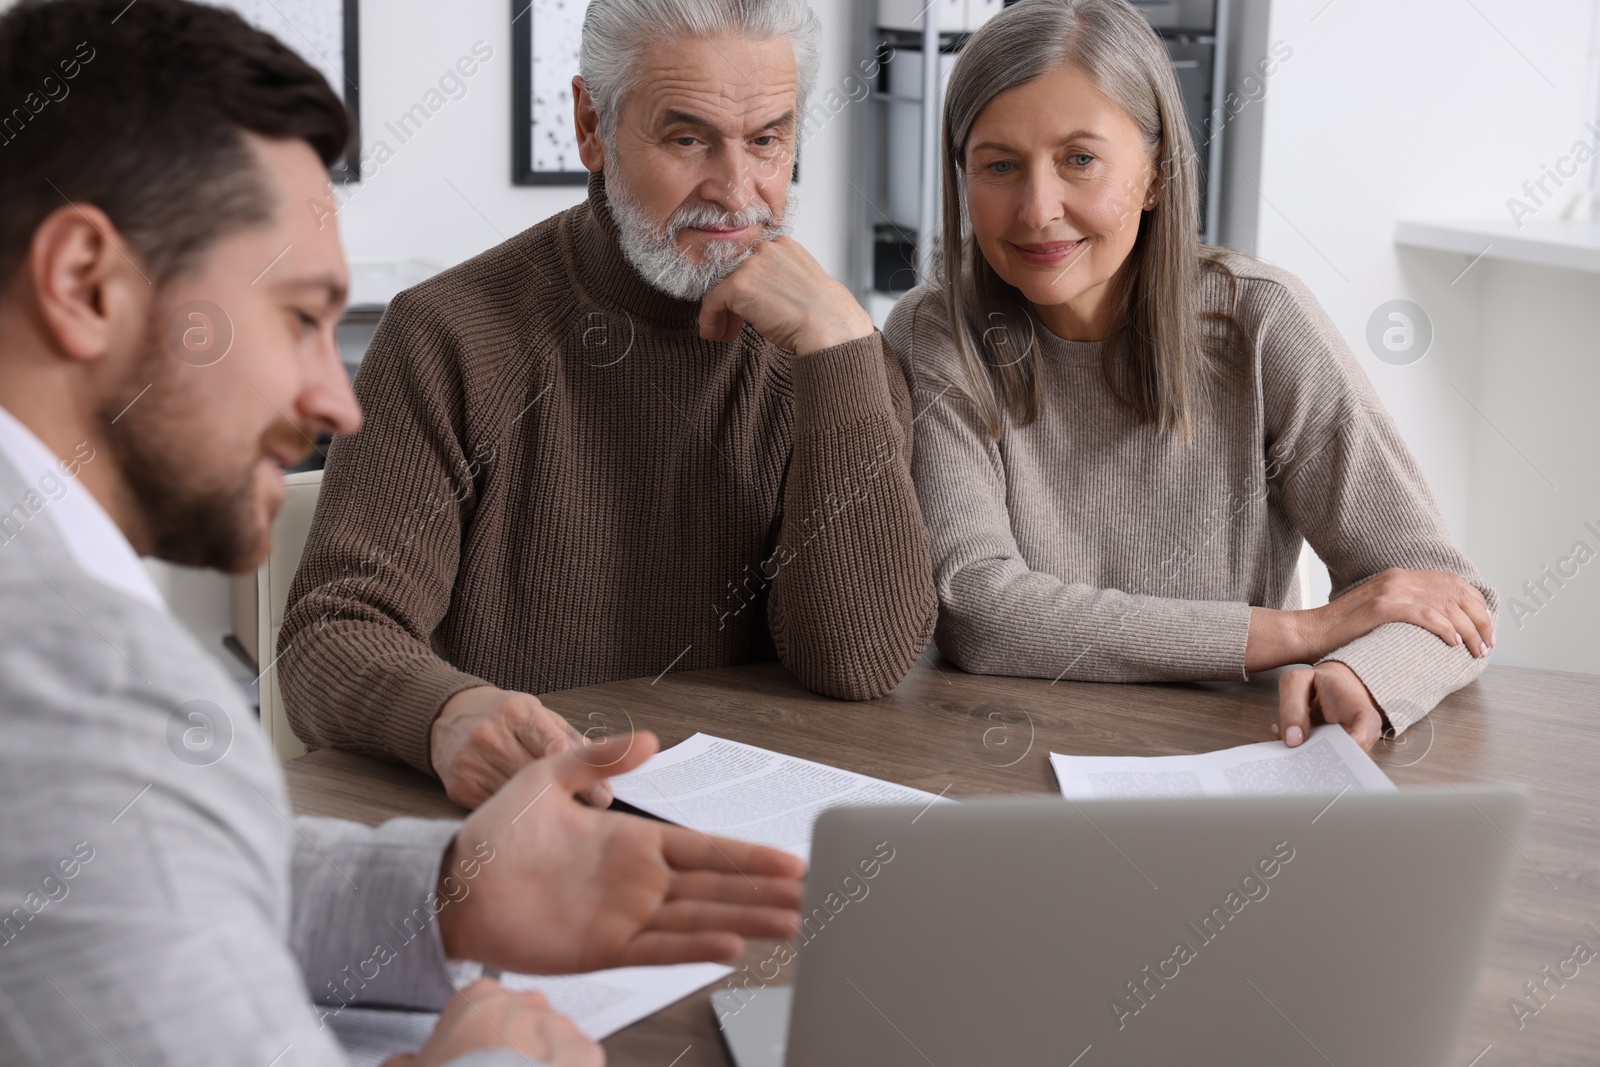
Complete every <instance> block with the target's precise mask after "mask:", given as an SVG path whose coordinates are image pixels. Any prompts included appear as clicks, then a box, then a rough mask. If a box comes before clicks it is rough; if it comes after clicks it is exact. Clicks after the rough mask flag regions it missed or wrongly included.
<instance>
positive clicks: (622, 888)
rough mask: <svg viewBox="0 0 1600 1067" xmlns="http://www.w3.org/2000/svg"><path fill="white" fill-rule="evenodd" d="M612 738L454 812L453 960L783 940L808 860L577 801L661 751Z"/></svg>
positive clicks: (737, 948) (445, 928) (594, 958)
mask: <svg viewBox="0 0 1600 1067" xmlns="http://www.w3.org/2000/svg"><path fill="white" fill-rule="evenodd" d="M657 747H658V746H657V741H656V738H655V735H654V734H649V733H639V734H631V735H620V736H611V737H607V738H606V739H605V740H604V741H602V742H600V743H594V744H589V745H579V746H576V747H574V748H572V749H571V750H569V751H567V752H565V753H563V754H562V755H559V756H551V757H546V758H544V759H541V760H537V761H535V762H533V763H530V764H528V765H527V766H526V767H524V768H523V769H522V770H520V771H518V772H517V773H516V775H515V776H513V777H512V778H511V780H510V781H509V782H507V783H506V785H505V786H504V787H503V788H502V789H501V790H500V791H499V792H498V793H496V794H495V795H494V796H493V797H491V798H490V799H489V800H488V802H487V803H485V804H484V805H483V806H482V807H480V808H478V810H477V811H475V812H473V813H472V815H471V816H469V817H468V819H467V821H466V822H465V823H463V824H462V827H461V829H460V831H459V832H458V833H457V834H456V837H455V840H454V842H453V843H452V844H451V847H450V850H449V852H448V853H447V854H446V857H445V863H444V867H443V869H442V870H443V873H444V875H445V877H447V878H453V879H455V880H456V881H455V882H452V883H451V885H450V886H444V885H441V892H440V895H441V896H448V897H450V898H451V899H452V900H453V901H454V902H453V903H451V904H449V905H448V906H446V907H445V908H444V909H443V910H442V911H440V913H439V933H440V935H441V937H442V938H443V940H444V947H445V951H446V953H447V954H448V955H449V956H450V957H451V958H453V959H470V960H479V961H481V962H483V963H486V964H489V965H491V966H494V967H498V968H499V969H501V970H503V971H512V972H515V973H525V974H567V973H572V972H578V971H592V970H599V969H602V968H607V967H628V966H636V965H641V964H662V963H688V962H699V961H711V960H725V959H730V958H732V957H734V956H737V955H738V954H739V953H741V952H743V951H744V939H745V938H747V937H754V938H784V939H787V938H791V937H793V936H794V935H795V930H796V928H797V927H798V924H799V921H800V902H801V898H802V894H803V886H802V883H801V878H802V876H803V875H804V874H805V863H804V862H802V861H801V860H800V859H798V858H797V857H795V856H793V855H790V854H789V853H787V852H780V851H778V850H777V849H772V848H766V847H763V846H761V845H752V844H747V843H745V842H742V841H733V840H730V839H728V838H720V837H710V836H707V835H706V834H703V833H700V832H698V831H695V830H686V829H684V828H682V827H679V826H672V825H670V824H668V823H664V822H657V821H655V820H651V819H642V818H638V817H636V816H633V815H623V814H621V813H618V812H609V811H600V810H597V809H596V808H593V807H591V806H589V805H586V804H582V803H579V802H578V801H577V799H576V798H575V796H574V794H579V793H588V792H589V791H591V790H593V789H594V788H595V786H597V785H598V784H599V783H600V782H602V781H603V780H604V779H605V778H606V777H607V776H609V775H613V774H622V773H624V772H625V771H629V770H632V769H633V768H635V767H637V766H639V765H640V764H641V763H643V762H644V761H645V760H647V759H649V758H650V757H651V756H652V755H654V754H655V752H656V750H657Z"/></svg>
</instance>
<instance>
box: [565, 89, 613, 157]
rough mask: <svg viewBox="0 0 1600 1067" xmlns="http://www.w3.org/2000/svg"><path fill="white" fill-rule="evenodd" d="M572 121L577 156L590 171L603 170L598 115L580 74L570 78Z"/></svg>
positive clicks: (604, 155)
mask: <svg viewBox="0 0 1600 1067" xmlns="http://www.w3.org/2000/svg"><path fill="white" fill-rule="evenodd" d="M572 122H573V125H575V126H576V127H577V129H578V158H579V159H581V160H583V165H584V166H585V167H586V168H588V169H589V170H590V171H599V170H604V169H605V165H606V150H605V145H604V144H603V143H602V142H601V139H600V116H599V114H597V113H596V112H595V109H594V100H593V99H591V98H590V96H589V90H588V89H587V88H586V87H585V86H584V84H583V78H582V76H575V77H574V78H573V79H572Z"/></svg>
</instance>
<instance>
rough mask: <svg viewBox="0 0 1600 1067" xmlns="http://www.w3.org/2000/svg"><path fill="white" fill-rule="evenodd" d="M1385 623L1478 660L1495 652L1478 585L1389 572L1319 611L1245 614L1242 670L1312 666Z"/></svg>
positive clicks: (1440, 574) (1443, 576)
mask: <svg viewBox="0 0 1600 1067" xmlns="http://www.w3.org/2000/svg"><path fill="white" fill-rule="evenodd" d="M1390 622H1409V623H1411V624H1413V625H1415V626H1420V627H1422V628H1423V629H1424V630H1428V631H1430V632H1431V633H1434V634H1436V635H1437V636H1438V637H1439V639H1440V640H1441V641H1443V642H1444V643H1445V644H1447V645H1450V646H1451V647H1454V646H1456V645H1462V644H1464V645H1465V646H1466V648H1467V650H1468V651H1469V652H1471V653H1472V654H1473V655H1474V656H1478V657H1480V658H1481V657H1483V656H1487V655H1488V654H1489V650H1490V649H1491V648H1493V647H1494V641H1495V638H1494V620H1493V619H1492V618H1491V617H1490V615H1489V605H1488V604H1487V603H1485V601H1484V599H1483V594H1482V593H1480V592H1478V590H1477V587H1476V586H1474V585H1472V583H1470V582H1468V581H1467V580H1466V579H1465V578H1462V577H1461V576H1460V575H1459V574H1454V573H1452V572H1450V571H1408V570H1401V569H1400V568H1398V567H1391V568H1389V569H1388V570H1386V571H1382V572H1380V573H1379V574H1376V575H1374V576H1373V577H1372V578H1371V579H1369V580H1368V581H1366V582H1363V583H1362V584H1361V585H1359V586H1357V587H1356V588H1354V589H1352V590H1350V591H1349V592H1348V593H1345V594H1344V595H1343V596H1341V597H1339V598H1338V599H1337V600H1332V601H1329V602H1328V603H1327V604H1324V605H1323V606H1322V607H1320V608H1308V609H1305V610H1302V611H1273V610H1271V609H1270V608H1251V609H1250V633H1249V636H1248V637H1247V638H1246V642H1245V669H1247V670H1252V671H1262V670H1270V669H1271V668H1273V667H1282V666H1284V665H1286V664H1289V663H1315V662H1316V661H1317V660H1319V659H1321V658H1322V657H1323V656H1326V655H1328V654H1329V653H1330V652H1333V651H1335V650H1336V649H1340V648H1343V647H1344V646H1345V645H1348V644H1349V643H1350V642H1351V641H1354V640H1356V639H1357V638H1359V637H1365V636H1366V635H1367V634H1369V633H1371V632H1372V631H1373V630H1376V629H1377V628H1378V627H1380V626H1382V625H1384V624H1385V623H1390Z"/></svg>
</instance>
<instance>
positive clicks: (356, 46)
mask: <svg viewBox="0 0 1600 1067" xmlns="http://www.w3.org/2000/svg"><path fill="white" fill-rule="evenodd" d="M343 89H344V106H345V108H346V109H347V110H348V111H349V112H350V147H349V148H348V149H346V150H345V154H344V156H343V157H341V158H340V159H339V161H338V162H337V163H335V164H334V166H333V168H332V170H331V171H330V174H331V176H332V178H333V180H334V181H336V182H341V183H350V182H359V181H360V180H361V3H360V0H344V86H343Z"/></svg>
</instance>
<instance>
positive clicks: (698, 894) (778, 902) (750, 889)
mask: <svg viewBox="0 0 1600 1067" xmlns="http://www.w3.org/2000/svg"><path fill="white" fill-rule="evenodd" d="M804 898H805V883H804V882H801V881H800V880H799V879H798V878H768V877H765V876H763V875H759V874H757V875H742V874H719V873H717V872H714V871H691V872H688V873H686V874H674V875H673V876H672V881H671V882H670V883H669V884H668V886H667V899H668V900H710V901H716V902H718V903H721V904H744V905H751V904H759V905H764V906H766V907H773V908H791V909H796V910H798V909H799V907H800V902H801V901H802V900H803V899H804Z"/></svg>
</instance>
